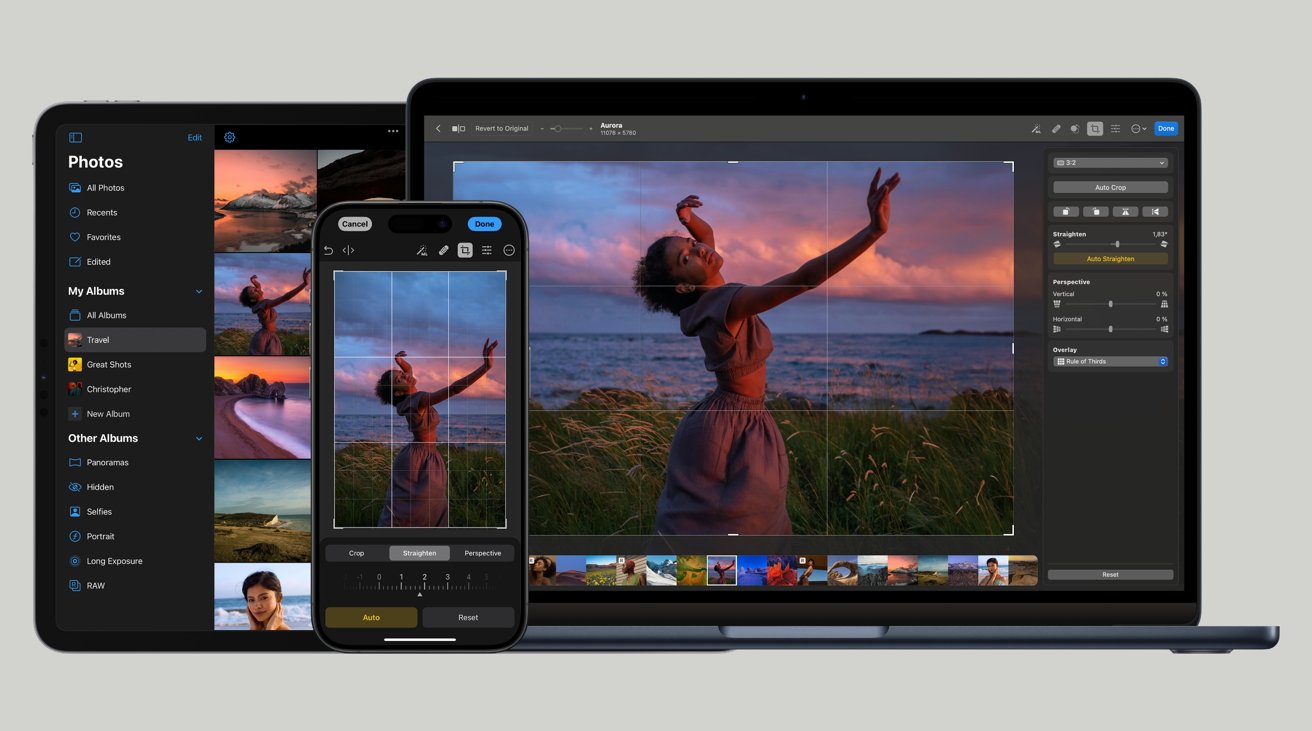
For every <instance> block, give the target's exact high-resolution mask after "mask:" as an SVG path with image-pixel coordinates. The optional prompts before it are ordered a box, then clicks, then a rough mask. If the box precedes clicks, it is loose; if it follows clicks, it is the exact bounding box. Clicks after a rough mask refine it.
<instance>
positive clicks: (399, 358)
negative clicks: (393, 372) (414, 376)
mask: <svg viewBox="0 0 1312 731" xmlns="http://www.w3.org/2000/svg"><path fill="white" fill-rule="evenodd" d="M396 365H397V367H398V368H400V369H401V370H402V371H403V372H405V373H414V369H413V368H411V367H410V363H409V362H408V361H407V360H406V359H405V351H404V350H398V351H396Z"/></svg>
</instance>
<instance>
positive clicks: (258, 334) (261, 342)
mask: <svg viewBox="0 0 1312 731" xmlns="http://www.w3.org/2000/svg"><path fill="white" fill-rule="evenodd" d="M251 312H253V313H255V316H256V317H258V318H260V329H259V330H256V331H255V334H254V335H252V336H251V343H250V345H249V346H247V348H246V354H247V355H282V340H280V339H278V333H277V331H275V330H272V329H270V330H266V329H265V328H266V327H267V326H268V325H270V324H273V323H276V322H277V321H278V311H277V310H276V309H274V308H272V307H270V306H269V300H260V301H259V302H257V303H255V306H254V307H252V308H251Z"/></svg>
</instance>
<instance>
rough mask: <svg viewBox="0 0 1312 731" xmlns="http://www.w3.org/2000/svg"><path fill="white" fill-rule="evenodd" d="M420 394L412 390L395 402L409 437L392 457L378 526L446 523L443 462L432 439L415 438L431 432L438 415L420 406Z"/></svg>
mask: <svg viewBox="0 0 1312 731" xmlns="http://www.w3.org/2000/svg"><path fill="white" fill-rule="evenodd" d="M423 396H424V394H423V393H420V392H416V393H412V394H410V395H409V396H406V397H405V398H404V399H402V400H401V402H400V403H398V404H397V405H396V413H398V414H400V415H401V416H404V417H405V420H406V424H407V425H408V426H409V427H410V433H411V435H412V437H413V440H412V441H411V442H409V443H408V444H406V445H405V446H404V447H402V448H401V451H399V452H397V453H396V458H395V459H393V460H392V484H391V485H390V486H389V487H388V488H387V498H386V500H384V501H383V512H382V513H381V514H380V515H379V516H378V526H379V527H380V528H385V527H388V526H393V527H398V528H431V527H434V526H436V527H440V528H441V527H446V525H447V498H446V462H444V461H442V453H441V452H439V451H438V449H437V444H435V443H434V442H421V441H418V440H419V439H421V438H422V437H423V435H425V434H429V435H431V434H434V433H436V431H437V424H438V422H439V421H441V418H442V417H441V416H439V415H438V413H437V410H436V409H434V408H433V407H431V406H429V407H427V408H420V406H419V402H420V400H421V398H422V397H423Z"/></svg>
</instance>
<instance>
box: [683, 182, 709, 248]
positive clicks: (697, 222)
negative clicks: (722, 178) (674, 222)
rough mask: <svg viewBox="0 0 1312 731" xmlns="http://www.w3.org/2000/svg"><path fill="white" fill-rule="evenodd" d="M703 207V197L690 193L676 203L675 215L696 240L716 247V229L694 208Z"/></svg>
mask: <svg viewBox="0 0 1312 731" xmlns="http://www.w3.org/2000/svg"><path fill="white" fill-rule="evenodd" d="M701 207H702V201H701V199H700V198H698V197H697V196H695V195H690V196H688V197H686V198H684V199H683V200H681V201H679V202H678V203H676V204H675V205H674V215H676V216H678V217H679V223H682V224H683V226H684V228H686V229H688V233H690V234H692V238H693V240H694V241H700V242H702V243H703V244H706V245H707V246H709V247H711V248H712V249H714V248H715V230H714V229H712V228H711V224H709V223H707V222H706V221H705V220H704V219H703V218H702V217H701V216H698V215H697V213H696V212H694V211H693V210H692V209H694V208H701Z"/></svg>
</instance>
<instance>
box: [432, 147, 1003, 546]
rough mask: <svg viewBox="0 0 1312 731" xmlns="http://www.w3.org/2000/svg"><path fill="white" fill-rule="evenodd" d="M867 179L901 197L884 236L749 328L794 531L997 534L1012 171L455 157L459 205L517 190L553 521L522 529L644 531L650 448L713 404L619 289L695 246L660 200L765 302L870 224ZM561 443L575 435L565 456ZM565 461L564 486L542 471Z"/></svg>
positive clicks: (534, 414) (667, 331)
mask: <svg viewBox="0 0 1312 731" xmlns="http://www.w3.org/2000/svg"><path fill="white" fill-rule="evenodd" d="M877 167H882V171H883V180H885V181H887V180H888V179H889V177H891V175H892V174H893V173H895V172H896V173H899V174H900V175H901V177H902V180H903V185H902V186H901V187H900V188H899V189H898V191H897V193H896V194H894V196H893V200H894V204H893V209H894V212H893V215H892V218H891V224H890V228H889V234H888V235H887V236H885V237H882V238H880V239H879V240H878V241H876V242H875V244H874V246H873V247H871V248H870V250H868V251H865V252H863V253H861V254H860V255H859V256H858V257H857V259H855V260H854V261H853V262H852V263H851V264H850V265H848V267H847V268H846V269H844V270H843V271H840V272H836V273H834V275H833V278H832V279H830V280H829V281H827V282H825V283H824V284H822V285H820V287H818V288H817V289H818V290H819V291H812V292H805V293H802V294H801V295H799V296H798V297H796V298H793V299H791V300H789V301H788V302H786V303H784V304H782V305H779V306H777V307H774V308H772V309H771V310H769V311H767V312H765V313H761V317H762V320H763V321H765V322H766V323H767V325H768V326H769V327H770V328H771V331H772V335H773V346H774V349H773V352H772V354H771V357H770V360H769V363H768V369H769V382H768V383H767V385H766V397H767V402H768V403H769V406H768V408H770V410H771V413H772V415H773V416H774V417H775V419H776V421H777V422H779V426H780V431H781V433H782V434H783V436H784V439H785V441H786V442H787V444H788V447H787V449H788V453H789V467H790V473H791V475H792V476H793V477H792V479H790V484H789V486H788V497H787V507H788V511H789V514H790V518H792V520H793V532H794V533H804V534H817V535H821V534H824V535H896V534H918V535H933V534H945V535H1000V534H1003V533H1006V532H1008V531H1010V530H1011V527H1012V519H1011V517H1012V515H1011V493H1012V484H1011V480H1012V467H1011V449H1012V443H1011V436H1010V435H1011V419H1012V416H1011V394H1012V391H1013V383H1012V381H1013V378H1012V373H1011V368H1012V363H1011V359H1012V352H1011V334H1012V333H1011V331H1012V329H1013V327H1012V315H1011V307H1012V300H1013V291H1012V290H1013V286H1014V285H1013V278H1014V273H1013V271H1012V264H1011V261H1012V257H1013V254H1012V250H1013V247H1014V243H1013V237H1014V221H1013V220H1012V218H1013V215H1014V213H1013V211H1014V200H1013V175H1014V166H1013V165H1012V164H1011V163H1010V162H1008V161H997V160H965V161H963V160H938V161H934V160H929V161H925V160H921V161H915V160H913V161H878V162H874V161H871V162H864V161H843V162H831V161H825V160H817V161H795V160H794V161H778V160H776V161H770V160H753V161H748V160H739V161H686V160H685V161H659V162H653V161H607V162H586V163H585V162H477V161H472V162H471V161H465V162H463V163H462V164H461V165H459V166H458V167H457V169H456V173H455V178H454V183H455V190H456V193H457V195H459V196H461V197H483V198H488V197H490V198H498V197H500V198H508V197H510V195H511V194H512V193H513V194H514V197H513V199H514V200H516V201H517V206H518V207H519V208H520V209H521V210H522V211H523V212H524V214H525V215H526V216H527V217H528V218H529V219H530V220H533V221H535V224H536V225H535V246H534V248H533V250H532V252H531V254H530V256H531V269H532V272H533V275H534V276H533V278H532V283H531V284H530V288H531V290H532V297H531V299H530V302H531V307H532V312H531V316H530V319H531V320H532V322H533V334H532V335H531V342H532V345H533V347H534V356H535V357H534V359H533V360H534V367H533V373H532V379H533V382H532V383H531V384H530V391H531V398H532V400H531V402H530V420H531V429H530V449H531V450H532V451H533V453H534V454H533V457H534V469H533V474H531V475H530V477H531V479H532V480H533V481H534V482H535V483H536V484H535V485H534V486H533V491H532V498H531V500H532V502H533V504H534V507H535V508H542V507H548V508H551V507H552V506H551V505H550V503H551V502H553V501H554V502H556V503H559V504H560V506H561V509H560V510H555V509H554V508H553V509H550V510H547V511H545V512H543V511H542V510H535V511H533V514H534V515H535V520H534V523H535V525H534V526H533V528H532V529H531V531H532V532H533V533H548V534H561V533H569V534H575V535H580V534H586V535H595V534H602V535H608V534H611V533H614V532H620V533H625V534H629V533H633V532H635V531H636V532H638V533H641V532H644V531H648V530H650V529H648V528H645V527H644V526H645V525H646V524H648V523H650V521H651V517H652V514H653V513H654V510H655V501H656V499H657V498H659V495H660V485H659V484H656V485H655V486H654V487H652V486H647V485H644V484H643V480H645V479H647V478H648V477H651V476H652V475H655V478H654V479H655V481H656V482H657V483H659V475H660V474H662V473H663V470H662V469H661V468H660V465H661V460H663V459H665V458H667V457H668V454H666V455H662V454H661V449H660V447H661V446H662V445H661V443H660V442H661V440H662V439H664V440H665V445H664V446H665V447H666V449H668V438H666V435H668V434H672V433H673V425H677V423H678V420H679V418H680V417H681V416H682V415H683V414H686V413H687V409H688V407H689V406H691V405H692V404H694V403H696V402H697V401H698V400H699V399H700V398H701V397H702V396H704V395H705V394H706V392H707V391H709V390H711V389H713V388H715V377H714V375H713V374H711V373H709V372H707V370H706V368H705V366H704V361H703V359H704V354H703V353H702V352H701V347H700V343H699V342H698V339H697V338H695V337H687V336H685V335H684V334H683V333H682V332H681V331H680V321H679V318H678V317H676V316H673V315H670V314H667V313H664V312H655V313H652V312H648V311H647V310H646V309H644V307H643V303H642V299H641V298H640V297H639V293H637V292H636V291H635V289H634V286H633V282H632V279H631V277H632V274H633V267H634V265H635V264H636V263H637V262H638V260H639V259H640V258H641V257H642V256H643V255H644V254H645V253H646V252H647V250H648V247H649V246H651V245H652V244H653V243H654V242H657V241H660V240H663V237H666V236H671V235H672V236H677V237H685V236H689V235H690V233H691V232H690V231H686V230H684V227H683V226H682V225H680V223H679V221H678V219H677V218H676V217H675V215H673V214H674V213H675V203H676V202H678V201H680V200H681V199H683V198H684V196H686V195H690V194H692V195H697V196H699V199H698V202H699V203H700V204H701V205H699V206H697V207H695V208H694V209H693V210H694V212H695V213H696V214H698V216H699V217H702V218H703V219H704V220H705V222H706V223H708V224H710V225H711V226H712V227H713V228H714V230H715V246H716V249H717V251H718V252H719V253H720V254H722V255H723V258H724V260H725V273H724V278H725V280H726V281H727V282H745V283H747V284H749V285H753V286H764V285H763V283H764V282H768V281H770V280H772V279H773V278H775V277H777V276H780V275H783V274H786V273H788V272H789V271H791V270H793V269H794V268H796V267H797V266H800V265H801V264H802V263H804V262H805V261H807V260H810V259H813V258H817V257H822V258H823V260H824V261H826V262H827V261H828V259H827V257H828V255H829V254H828V252H830V251H831V250H832V249H833V248H834V247H836V246H838V245H840V243H842V242H844V241H847V240H848V239H849V237H852V236H854V235H855V234H856V233H858V232H860V231H861V230H863V228H864V227H865V226H866V225H867V224H869V222H870V216H871V212H870V210H869V209H868V202H869V201H868V195H869V193H870V190H871V178H872V176H873V174H874V171H875V169H876V168H877ZM940 333H941V334H940ZM971 333H976V334H971ZM961 363H966V364H967V365H964V366H963V365H960V364H961ZM605 412H610V414H609V415H608V414H606V413H605ZM664 421H671V422H672V424H664V423H663V422H664ZM625 423H627V424H628V426H629V431H630V434H631V438H626V436H625V434H624V430H623V429H622V428H621V427H622V426H624V424H625ZM571 429H572V430H573V431H574V432H575V433H574V434H573V436H575V437H584V438H582V439H575V440H573V441H570V440H568V439H566V437H567V436H568V435H569V432H570V430H571ZM586 437H592V439H591V440H589V439H587V438H586ZM976 446H979V448H978V449H976ZM597 448H601V451H602V454H601V455H600V456H599V457H598V456H595V455H593V454H591V453H595V452H596V451H597ZM606 449H614V450H616V451H615V452H614V453H613V454H612V455H607V454H605V451H606ZM566 454H568V455H569V456H570V457H571V458H572V461H570V462H566V461H565V460H564V459H561V465H560V467H561V468H562V469H561V470H560V471H559V473H555V472H552V471H551V470H552V469H553V465H551V464H550V463H549V460H548V461H546V462H544V459H543V456H544V455H550V456H554V457H557V458H563V457H564V456H565V455H566ZM649 457H650V459H649ZM626 459H627V461H626ZM594 462H595V463H596V465H597V467H598V468H600V467H601V466H602V465H603V464H605V466H606V468H608V469H609V470H610V472H609V475H610V476H607V475H606V474H605V473H601V472H600V471H597V472H594V471H593V470H591V469H589V467H588V465H590V464H592V463H594ZM648 462H652V463H654V464H655V468H654V469H653V468H652V467H651V466H650V465H649V464H648ZM606 463H609V464H606ZM544 465H546V467H544ZM543 469H546V470H548V472H549V473H548V474H542V473H541V472H542V470H543ZM573 483H578V484H573ZM583 483H599V484H596V485H586V486H585V485H583ZM606 483H616V484H606ZM575 488H578V489H577V490H575ZM596 488H607V489H596ZM608 502H610V503H613V502H620V503H621V506H618V507H620V510H619V511H618V512H616V510H615V508H616V507H617V506H614V505H607V503H608ZM594 503H596V504H595V505H594ZM568 506H572V507H573V508H575V510H574V511H573V512H567V511H566V510H565V508H566V507H568ZM598 506H600V510H599V509H598ZM626 508H627V510H625V509H626ZM557 513H560V514H559V515H557ZM584 513H589V514H591V515H593V516H596V517H597V518H598V520H596V521H593V522H596V523H598V525H595V526H590V525H587V523H588V522H589V521H588V520H586V519H583V518H580V515H582V514H584ZM566 526H574V527H573V528H572V529H566Z"/></svg>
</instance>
